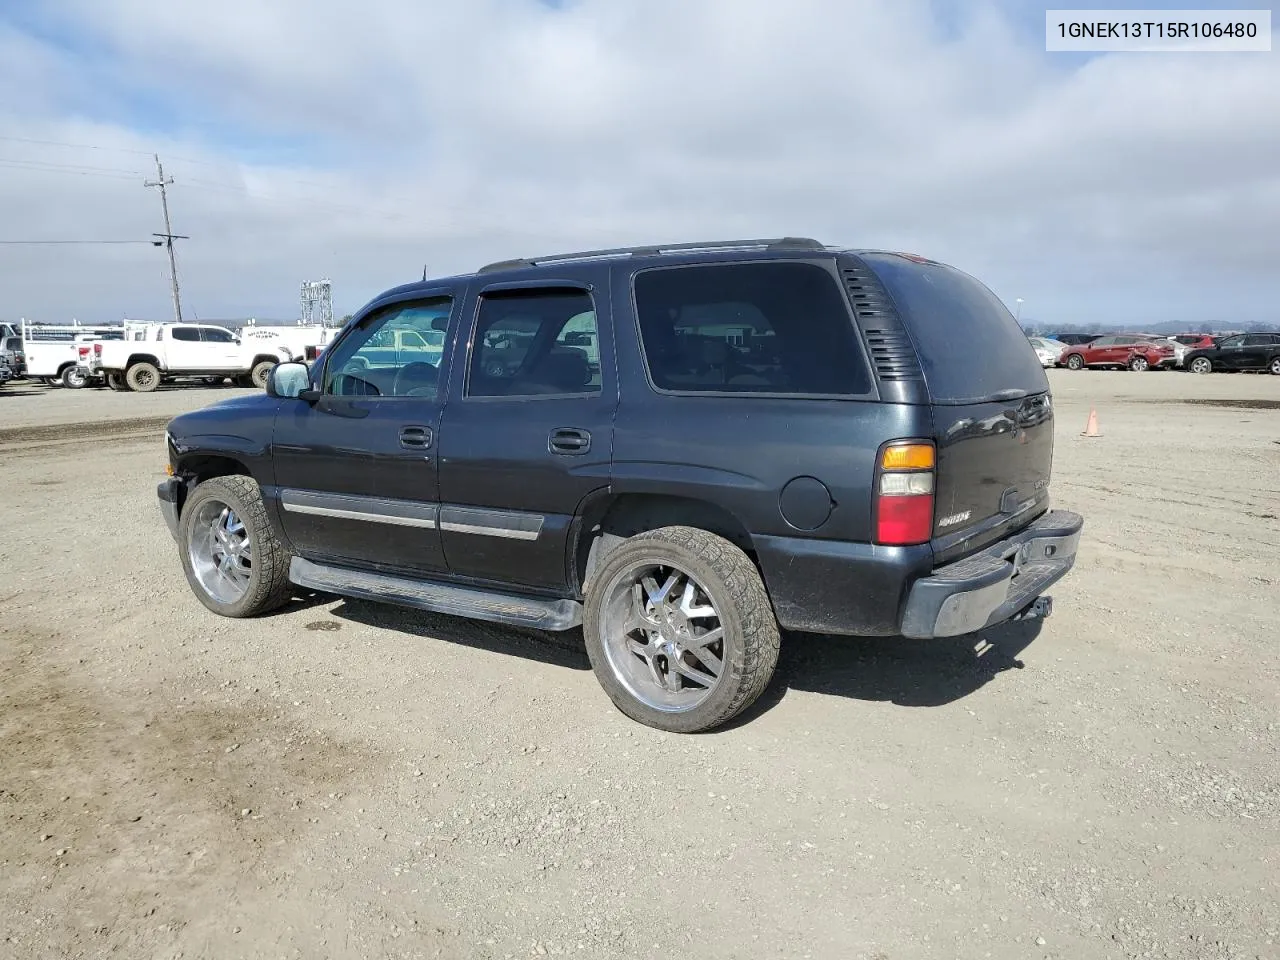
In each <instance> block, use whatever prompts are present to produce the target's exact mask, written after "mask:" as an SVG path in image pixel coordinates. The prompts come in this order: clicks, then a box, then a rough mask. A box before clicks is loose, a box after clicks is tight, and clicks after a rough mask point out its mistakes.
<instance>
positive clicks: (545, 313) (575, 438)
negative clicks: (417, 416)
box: [440, 265, 618, 592]
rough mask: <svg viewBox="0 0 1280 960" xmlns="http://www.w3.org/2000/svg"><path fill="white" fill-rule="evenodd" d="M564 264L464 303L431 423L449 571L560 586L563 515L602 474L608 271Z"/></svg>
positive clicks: (569, 515)
mask: <svg viewBox="0 0 1280 960" xmlns="http://www.w3.org/2000/svg"><path fill="white" fill-rule="evenodd" d="M566 275H567V276H570V277H572V278H574V279H573V280H565V281H563V282H562V283H563V285H560V286H548V285H546V282H544V283H543V284H542V285H537V286H529V287H513V286H512V285H509V284H502V285H500V287H501V288H500V289H493V288H491V289H487V290H481V291H480V293H479V296H478V303H477V304H476V307H475V309H474V310H473V309H470V308H469V309H468V310H467V311H466V314H467V316H468V318H471V317H474V326H473V328H472V329H471V336H470V351H469V353H468V355H467V356H466V363H465V364H463V363H461V362H459V364H458V368H457V369H455V370H454V371H453V373H452V375H451V376H450V390H449V395H450V397H451V398H455V399H451V400H450V402H449V407H448V409H447V410H445V413H444V419H443V423H442V424H441V432H440V500H441V506H440V530H441V537H442V539H443V542H444V552H445V557H446V559H447V560H448V563H449V570H450V572H451V573H453V574H454V575H456V576H460V577H466V578H470V579H475V580H490V581H497V582H501V583H505V584H518V585H523V586H525V587H528V588H530V589H531V590H533V591H538V590H546V591H549V592H560V591H563V590H565V589H566V587H567V586H568V585H569V580H570V574H569V563H568V557H567V551H568V539H569V530H570V525H571V523H572V521H573V518H574V516H575V515H576V513H577V511H578V507H579V504H581V503H582V501H583V499H584V498H586V497H587V496H588V495H589V494H590V493H592V492H593V491H596V490H599V489H601V488H603V487H606V486H607V485H608V483H609V471H610V461H611V456H612V447H613V417H614V412H615V410H616V408H617V396H618V390H617V386H616V379H615V372H614V369H613V362H612V358H613V343H612V335H611V334H612V331H611V329H610V323H609V312H608V311H609V297H608V272H607V268H603V267H600V266H599V265H596V266H581V265H580V266H578V267H577V268H576V269H574V270H573V271H572V272H569V271H566ZM557 283H558V284H559V283H561V281H557ZM468 299H469V302H470V301H471V298H470V297H469V298H468ZM459 359H460V361H461V359H462V357H461V356H460V357H459Z"/></svg>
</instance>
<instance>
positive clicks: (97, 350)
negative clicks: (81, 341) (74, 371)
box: [93, 343, 102, 357]
mask: <svg viewBox="0 0 1280 960" xmlns="http://www.w3.org/2000/svg"><path fill="white" fill-rule="evenodd" d="M93 355H94V356H95V357H100V356H102V344H100V343H95V344H94V345H93Z"/></svg>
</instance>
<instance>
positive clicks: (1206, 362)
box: [1187, 357, 1213, 373]
mask: <svg viewBox="0 0 1280 960" xmlns="http://www.w3.org/2000/svg"><path fill="white" fill-rule="evenodd" d="M1187 369H1188V370H1190V371H1191V372H1192V373H1212V372H1213V361H1212V360H1210V359H1209V358H1208V357H1196V358H1195V359H1194V360H1192V361H1191V363H1190V364H1189V365H1188V367H1187Z"/></svg>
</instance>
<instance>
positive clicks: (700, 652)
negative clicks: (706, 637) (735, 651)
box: [685, 647, 724, 677]
mask: <svg viewBox="0 0 1280 960" xmlns="http://www.w3.org/2000/svg"><path fill="white" fill-rule="evenodd" d="M685 653H687V654H689V656H691V657H693V658H694V659H695V660H697V661H698V662H699V663H701V664H702V665H703V666H704V667H706V668H707V670H708V671H710V673H711V675H712V676H713V677H718V676H720V671H721V670H723V669H724V661H723V660H721V659H720V658H719V657H717V656H716V655H715V654H714V653H712V652H711V651H710V650H708V649H707V648H706V647H687V648H686V649H685Z"/></svg>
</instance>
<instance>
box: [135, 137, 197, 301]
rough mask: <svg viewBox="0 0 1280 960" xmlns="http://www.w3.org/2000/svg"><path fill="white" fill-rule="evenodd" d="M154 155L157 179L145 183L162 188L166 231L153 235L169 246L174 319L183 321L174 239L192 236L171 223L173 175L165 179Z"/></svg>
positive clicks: (185, 238)
mask: <svg viewBox="0 0 1280 960" xmlns="http://www.w3.org/2000/svg"><path fill="white" fill-rule="evenodd" d="M154 156H155V159H156V179H155V180H146V181H143V185H144V186H147V187H159V188H160V206H161V207H163V208H164V233H153V234H152V236H153V237H162V238H163V239H164V245H165V246H166V247H168V248H169V282H170V284H172V286H173V319H174V320H177V321H178V322H179V323H181V322H182V299H181V298H180V297H179V296H178V261H177V259H176V258H175V257H174V255H173V241H175V240H189V239H191V238H190V237H184V236H182V235H181V234H178V233H174V232H173V227H171V226H170V225H169V195H168V194H167V193H166V192H165V189H164V188H165V187H167V186H168V185H169V184H171V183H173V177H169V179H167V180H166V179H165V176H164V167H163V166H161V164H160V155H159V154H154Z"/></svg>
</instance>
